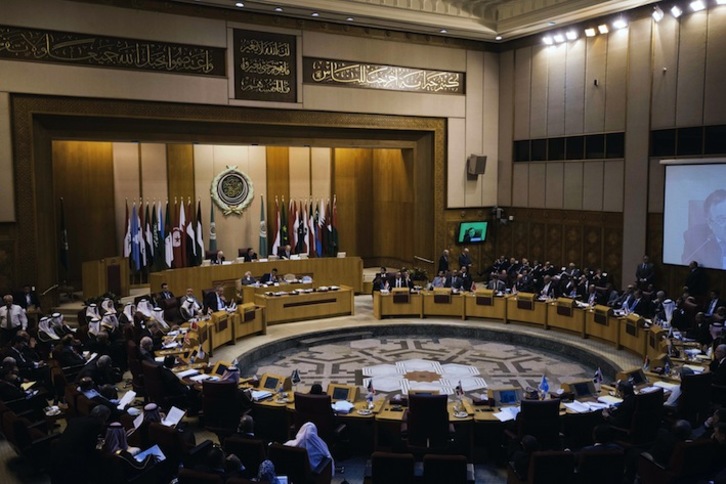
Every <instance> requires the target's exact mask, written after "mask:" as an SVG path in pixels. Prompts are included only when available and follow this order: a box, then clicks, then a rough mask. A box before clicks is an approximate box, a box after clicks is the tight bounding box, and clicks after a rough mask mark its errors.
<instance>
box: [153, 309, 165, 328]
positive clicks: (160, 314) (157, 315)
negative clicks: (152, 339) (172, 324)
mask: <svg viewBox="0 0 726 484" xmlns="http://www.w3.org/2000/svg"><path fill="white" fill-rule="evenodd" d="M152 318H154V320H156V321H158V323H159V325H160V326H161V327H162V329H163V330H164V332H166V331H169V325H168V324H167V322H166V320H164V310H163V309H161V308H159V307H156V308H154V314H153V316H152Z"/></svg>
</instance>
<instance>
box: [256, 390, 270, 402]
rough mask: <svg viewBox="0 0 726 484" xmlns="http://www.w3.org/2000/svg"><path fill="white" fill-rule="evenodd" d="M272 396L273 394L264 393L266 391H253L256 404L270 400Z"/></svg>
mask: <svg viewBox="0 0 726 484" xmlns="http://www.w3.org/2000/svg"><path fill="white" fill-rule="evenodd" d="M271 396H272V393H270V392H267V391H264V390H252V400H254V401H255V402H259V401H260V400H264V399H266V398H270V397H271Z"/></svg>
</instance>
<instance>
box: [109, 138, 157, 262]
mask: <svg viewBox="0 0 726 484" xmlns="http://www.w3.org/2000/svg"><path fill="white" fill-rule="evenodd" d="M140 176H141V170H140V169H139V144H138V143H113V185H114V191H113V193H114V199H115V212H116V217H115V219H114V220H115V222H116V223H115V227H116V232H115V234H116V243H117V247H119V249H120V248H122V247H123V239H124V236H125V235H126V204H127V203H126V202H127V201H128V204H129V210H131V204H132V203H133V202H138V201H139V198H140V197H141V192H140V186H141V183H140V179H139V177H140ZM164 183H166V164H165V166H164ZM164 199H165V200H166V194H164Z"/></svg>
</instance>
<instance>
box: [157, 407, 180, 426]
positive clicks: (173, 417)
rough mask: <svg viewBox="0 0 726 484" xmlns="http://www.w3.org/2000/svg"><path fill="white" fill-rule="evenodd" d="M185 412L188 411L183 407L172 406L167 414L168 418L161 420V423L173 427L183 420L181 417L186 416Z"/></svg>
mask: <svg viewBox="0 0 726 484" xmlns="http://www.w3.org/2000/svg"><path fill="white" fill-rule="evenodd" d="M185 413H186V412H185V411H184V410H182V409H181V408H176V407H171V409H170V410H169V413H168V414H167V415H166V418H165V419H164V420H162V421H161V424H162V425H164V426H166V427H173V426H175V425H176V424H178V423H179V422H181V419H182V418H183V417H184V414H185Z"/></svg>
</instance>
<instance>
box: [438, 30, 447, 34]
mask: <svg viewBox="0 0 726 484" xmlns="http://www.w3.org/2000/svg"><path fill="white" fill-rule="evenodd" d="M439 33H440V34H448V33H449V31H448V30H446V29H441V30H439Z"/></svg>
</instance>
